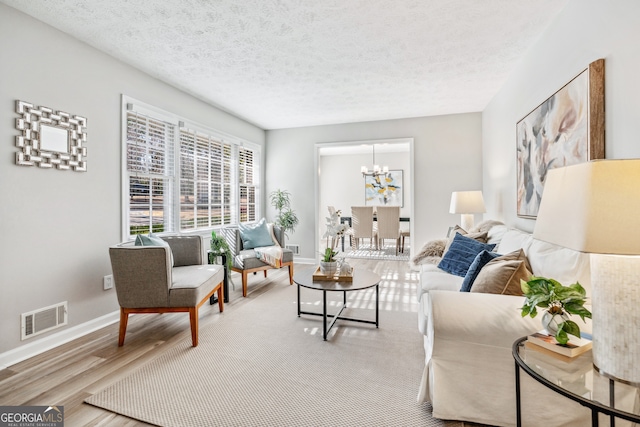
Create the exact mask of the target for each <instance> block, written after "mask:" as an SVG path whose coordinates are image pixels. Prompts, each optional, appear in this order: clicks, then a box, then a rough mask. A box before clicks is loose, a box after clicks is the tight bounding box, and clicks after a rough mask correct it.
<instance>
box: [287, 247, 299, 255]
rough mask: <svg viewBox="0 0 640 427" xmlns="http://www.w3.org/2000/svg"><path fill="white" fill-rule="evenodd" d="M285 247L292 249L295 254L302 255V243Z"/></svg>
mask: <svg viewBox="0 0 640 427" xmlns="http://www.w3.org/2000/svg"><path fill="white" fill-rule="evenodd" d="M285 248H287V249H290V250H291V252H293V254H294V255H300V245H285Z"/></svg>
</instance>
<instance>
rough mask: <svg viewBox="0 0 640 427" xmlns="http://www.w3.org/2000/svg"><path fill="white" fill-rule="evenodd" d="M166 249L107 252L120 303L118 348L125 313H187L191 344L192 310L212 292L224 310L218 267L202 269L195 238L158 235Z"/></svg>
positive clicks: (194, 336) (126, 247)
mask: <svg viewBox="0 0 640 427" xmlns="http://www.w3.org/2000/svg"><path fill="white" fill-rule="evenodd" d="M162 240H164V241H165V242H166V243H168V246H134V245H133V242H127V243H123V244H120V245H117V246H113V247H110V248H109V257H110V258H111V269H112V271H113V279H114V284H115V288H116V294H117V296H118V303H119V304H120V333H119V337H118V346H122V345H123V344H124V336H125V334H126V331H127V322H128V319H129V314H132V313H136V314H138V313H175V312H188V313H189V319H190V323H191V342H192V345H193V346H194V347H195V346H197V345H198V309H199V308H200V307H201V306H202V305H203V304H204V303H205V302H206V301H207V300H208V299H209V300H210V298H211V296H213V294H214V293H216V292H217V293H218V307H219V309H220V312H222V311H223V310H224V303H223V290H222V282H223V280H224V271H223V267H222V266H221V265H207V264H206V263H205V260H206V257H205V254H204V246H203V242H202V238H201V237H200V236H169V237H162Z"/></svg>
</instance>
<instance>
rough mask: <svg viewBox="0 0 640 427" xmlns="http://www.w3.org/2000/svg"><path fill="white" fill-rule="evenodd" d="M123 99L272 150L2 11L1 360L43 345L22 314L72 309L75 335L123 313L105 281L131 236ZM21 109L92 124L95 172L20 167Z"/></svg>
mask: <svg viewBox="0 0 640 427" xmlns="http://www.w3.org/2000/svg"><path fill="white" fill-rule="evenodd" d="M121 94H126V95H130V96H132V97H134V98H136V99H139V100H140V101H144V102H146V103H149V104H152V105H154V106H157V107H159V108H163V109H165V110H168V111H170V112H173V113H176V114H180V115H182V116H185V117H188V118H190V119H193V120H194V121H198V122H200V123H202V124H204V125H207V126H209V127H211V128H214V129H218V130H221V131H224V132H227V133H230V134H234V135H236V136H238V137H241V138H244V139H247V140H250V141H254V142H256V143H258V144H261V145H264V131H263V130H261V129H259V128H257V127H255V126H253V125H250V124H248V123H247V122H244V121H242V120H240V119H238V118H235V117H233V116H231V115H229V114H227V113H224V112H222V111H220V110H218V109H216V108H213V107H211V106H209V105H207V104H205V103H203V102H201V101H199V100H197V99H195V98H194V97H192V96H189V95H187V94H185V93H184V92H181V91H179V90H177V89H175V88H173V87H171V86H168V85H166V84H164V83H162V82H160V81H158V80H156V79H154V78H152V77H150V76H148V75H146V74H144V73H142V72H140V71H138V70H136V69H134V68H132V67H129V66H127V65H125V64H123V63H121V62H119V61H117V60H115V59H114V58H113V57H110V56H108V55H105V54H103V53H101V52H99V51H97V50H95V49H93V48H91V47H90V46H88V45H86V44H84V43H81V42H79V41H77V40H75V39H73V38H71V37H69V36H68V35H66V34H64V33H62V32H60V31H57V30H55V29H53V28H52V27H49V26H47V25H45V24H43V23H42V22H40V21H37V20H35V19H33V18H31V17H29V16H27V15H24V14H22V13H21V12H18V11H16V10H15V9H12V8H10V7H7V6H5V5H3V4H0V122H1V123H2V126H0V141H2V143H1V144H0V164H1V166H0V183H1V184H0V185H1V187H0V199H1V200H2V204H1V206H0V230H1V232H0V235H1V236H2V243H1V246H0V248H1V249H0V271H1V272H2V274H1V276H0V277H1V279H0V280H1V283H0V355H1V354H2V353H3V352H7V351H8V350H11V349H16V348H18V347H20V346H23V345H24V344H27V343H32V342H34V341H36V340H39V339H41V338H42V337H37V338H36V337H34V338H32V339H30V340H28V341H25V342H21V341H20V313H23V312H26V311H30V310H34V309H37V308H40V307H45V306H48V305H51V304H55V303H58V302H61V301H68V302H69V325H68V326H67V327H66V328H70V327H74V326H77V325H80V324H82V323H83V322H88V321H90V320H92V319H96V318H98V317H100V316H103V315H105V314H107V313H111V312H113V311H115V310H117V309H118V303H117V301H116V295H115V291H114V290H110V291H103V290H102V277H103V276H104V275H107V274H110V272H111V267H110V263H109V256H108V247H109V246H110V245H113V244H115V243H118V242H119V240H120V236H121V229H120V228H121V224H120V218H121V207H120V204H121V203H120V200H121V198H120V181H121V179H120V161H121V157H120V156H121V154H120V153H121V141H120V129H121V124H120V97H121ZM16 100H23V101H28V102H31V103H34V104H36V105H41V106H45V107H49V108H52V109H54V110H61V111H65V112H68V113H72V114H77V115H81V116H84V117H87V119H88V126H87V137H88V140H87V144H86V146H87V149H88V153H87V154H88V155H87V168H88V171H87V172H73V171H61V170H55V169H53V170H47V169H40V168H38V167H25V166H17V165H15V152H16V148H15V146H14V141H15V136H16V135H17V134H18V131H16V130H15V126H14V123H15V119H16V118H17V114H16V113H15V101H16ZM56 332H57V331H56ZM44 336H46V335H44Z"/></svg>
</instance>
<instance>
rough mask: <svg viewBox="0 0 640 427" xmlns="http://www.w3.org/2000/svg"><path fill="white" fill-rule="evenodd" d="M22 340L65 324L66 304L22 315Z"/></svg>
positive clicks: (62, 303) (64, 302)
mask: <svg viewBox="0 0 640 427" xmlns="http://www.w3.org/2000/svg"><path fill="white" fill-rule="evenodd" d="M20 316H21V317H22V322H21V330H22V333H21V336H22V338H21V339H22V340H25V339H27V338H31V337H33V336H36V335H39V334H42V333H44V332H47V331H50V330H52V329H55V328H59V327H60V326H64V325H66V324H67V302H66V301H63V302H61V303H58V304H55V305H51V306H49V307H44V308H40V309H38V310H34V311H30V312H28V313H22V314H21V315H20Z"/></svg>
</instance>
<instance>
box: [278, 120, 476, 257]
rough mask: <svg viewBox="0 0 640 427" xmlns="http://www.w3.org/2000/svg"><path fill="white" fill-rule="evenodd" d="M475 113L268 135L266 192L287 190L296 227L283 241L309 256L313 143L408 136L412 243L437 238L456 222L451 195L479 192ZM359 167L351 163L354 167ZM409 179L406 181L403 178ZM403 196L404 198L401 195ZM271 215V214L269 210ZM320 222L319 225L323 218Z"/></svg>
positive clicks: (312, 216) (311, 244)
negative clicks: (410, 141) (411, 142)
mask: <svg viewBox="0 0 640 427" xmlns="http://www.w3.org/2000/svg"><path fill="white" fill-rule="evenodd" d="M481 133H482V129H481V115H480V113H469V114H456V115H447V116H436V117H420V118H412V119H400V120H384V121H377V122H364V123H351V124H340V125H329V126H314V127H306V128H296V129H281V130H270V131H267V151H266V164H267V165H266V168H267V172H266V173H267V176H266V184H267V192H270V191H273V190H274V189H276V188H280V189H286V190H288V191H289V192H290V193H291V194H292V196H293V209H294V210H295V211H296V212H297V213H298V216H299V217H300V225H299V226H298V228H297V230H296V231H295V233H292V234H291V235H290V237H289V239H288V242H290V243H297V244H299V245H300V252H301V253H300V256H301V257H303V258H314V257H315V253H314V234H315V232H314V231H315V227H314V223H315V217H316V214H315V213H316V212H317V210H318V207H317V206H316V203H315V202H316V201H315V200H314V198H315V194H314V191H313V188H314V182H315V181H314V179H315V176H316V174H317V170H314V154H315V151H314V149H315V148H314V144H316V143H330V142H336V143H337V142H343V141H361V140H374V139H393V138H413V139H414V151H413V153H412V157H411V160H410V161H411V162H412V163H411V170H412V171H413V173H414V188H413V193H414V199H413V201H412V203H413V208H414V215H413V216H412V221H411V227H412V242H413V243H412V244H413V247H418V248H419V247H421V246H422V245H423V244H424V243H425V242H426V241H428V240H431V239H434V238H441V237H442V236H443V235H444V234H445V233H446V231H447V229H448V227H449V226H451V225H454V224H456V223H457V222H458V221H459V216H457V215H452V214H449V202H450V200H451V192H452V191H458V190H477V189H481V188H482V157H481V156H482V146H481ZM359 166H360V165H359V164H357V165H354V167H355V168H356V169H359ZM405 179H409V177H405ZM405 196H407V195H405ZM268 214H269V216H270V217H273V214H274V213H273V210H271V211H269V210H268ZM320 220H321V221H322V222H324V217H321V218H320Z"/></svg>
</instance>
